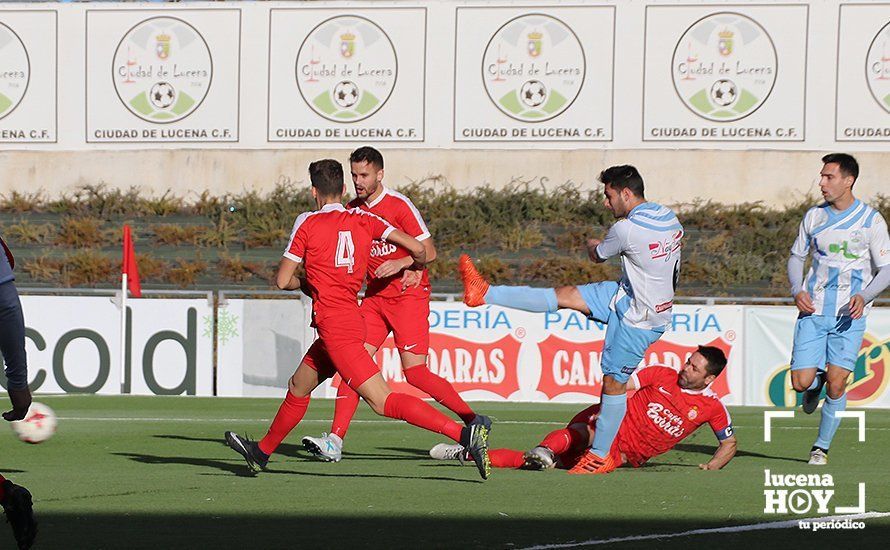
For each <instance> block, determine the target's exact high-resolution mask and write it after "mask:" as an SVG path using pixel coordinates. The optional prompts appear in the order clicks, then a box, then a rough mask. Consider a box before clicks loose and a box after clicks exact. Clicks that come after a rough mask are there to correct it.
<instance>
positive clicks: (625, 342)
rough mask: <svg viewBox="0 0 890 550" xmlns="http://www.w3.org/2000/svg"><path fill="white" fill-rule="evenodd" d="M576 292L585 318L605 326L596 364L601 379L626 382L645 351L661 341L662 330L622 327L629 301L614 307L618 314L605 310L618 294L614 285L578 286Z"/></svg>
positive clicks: (623, 301) (614, 283) (625, 325)
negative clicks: (601, 372)
mask: <svg viewBox="0 0 890 550" xmlns="http://www.w3.org/2000/svg"><path fill="white" fill-rule="evenodd" d="M577 288H578V291H579V292H580V293H581V297H582V298H584V302H585V303H586V304H587V308H588V309H590V316H589V317H590V318H591V319H593V320H595V321H600V322H601V323H606V324H607V326H606V341H605V343H604V345H603V355H602V360H601V361H600V365H601V366H602V368H603V375H606V374H608V375H611V376H612V377H613V378H614V379H615V380H617V381H618V382H622V383H623V382H627V381H628V380H629V379H630V375H631V374H633V372H634V371H635V370H636V369H637V367H638V366H639V364H640V361H642V360H643V356H644V355H645V353H646V348H648V347H649V346H650V345H652V343H653V342H655V341H656V340H658V339H659V338H661V335H662V334H664V329H656V330H652V329H643V328H636V327H632V326H630V325H628V324H625V323H624V322H623V320H622V319H623V318H624V313H625V312H626V311H627V308H628V307H629V306H630V298H627V299H626V300H621V301H620V302H619V303H617V304H616V307H615V309H616V310H618V311H613V310H612V309H611V308H610V307H609V304H610V303H611V302H612V297H613V296H615V293H616V292H618V283H616V282H614V281H606V282H602V283H590V284H587V285H578V287H577Z"/></svg>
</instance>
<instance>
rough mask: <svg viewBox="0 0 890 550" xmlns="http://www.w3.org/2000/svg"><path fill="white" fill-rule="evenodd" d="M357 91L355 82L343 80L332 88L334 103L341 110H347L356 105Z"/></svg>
mask: <svg viewBox="0 0 890 550" xmlns="http://www.w3.org/2000/svg"><path fill="white" fill-rule="evenodd" d="M358 96H359V89H358V86H356V84H355V82H350V81H349V80H344V81H343V82H339V83H337V85H336V86H334V102H336V103H337V105H339V106H340V107H341V108H343V109H348V108H350V107H352V106H353V105H355V104H356V103H358Z"/></svg>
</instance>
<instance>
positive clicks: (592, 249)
mask: <svg viewBox="0 0 890 550" xmlns="http://www.w3.org/2000/svg"><path fill="white" fill-rule="evenodd" d="M601 242H603V241H602V240H600V239H587V257H588V258H590V259H591V260H593V261H596V259H597V257H596V247H598V246H599V245H600V243H601Z"/></svg>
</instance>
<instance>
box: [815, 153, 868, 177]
mask: <svg viewBox="0 0 890 550" xmlns="http://www.w3.org/2000/svg"><path fill="white" fill-rule="evenodd" d="M822 162H823V163H825V164H831V163H835V164H837V165H838V167H839V168H840V170H841V174H843V175H844V176H853V183H856V178H858V177H859V163H858V162H856V159H855V158H853V155H848V154H847V153H831V154H829V155H825V156H824V157H822Z"/></svg>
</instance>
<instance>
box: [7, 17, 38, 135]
mask: <svg viewBox="0 0 890 550" xmlns="http://www.w3.org/2000/svg"><path fill="white" fill-rule="evenodd" d="M30 81H31V63H30V61H29V60H28V52H27V50H25V44H24V43H23V42H22V40H21V39H20V38H19V36H18V35H17V34H16V33H15V31H13V30H12V29H11V28H9V27H7V26H6V25H4V24H3V23H0V119H3V118H4V117H6V116H7V115H9V114H10V113H11V112H12V111H14V110H15V108H16V107H18V106H19V103H21V102H22V99H23V98H24V97H25V92H26V91H27V90H28V83H29V82H30Z"/></svg>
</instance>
